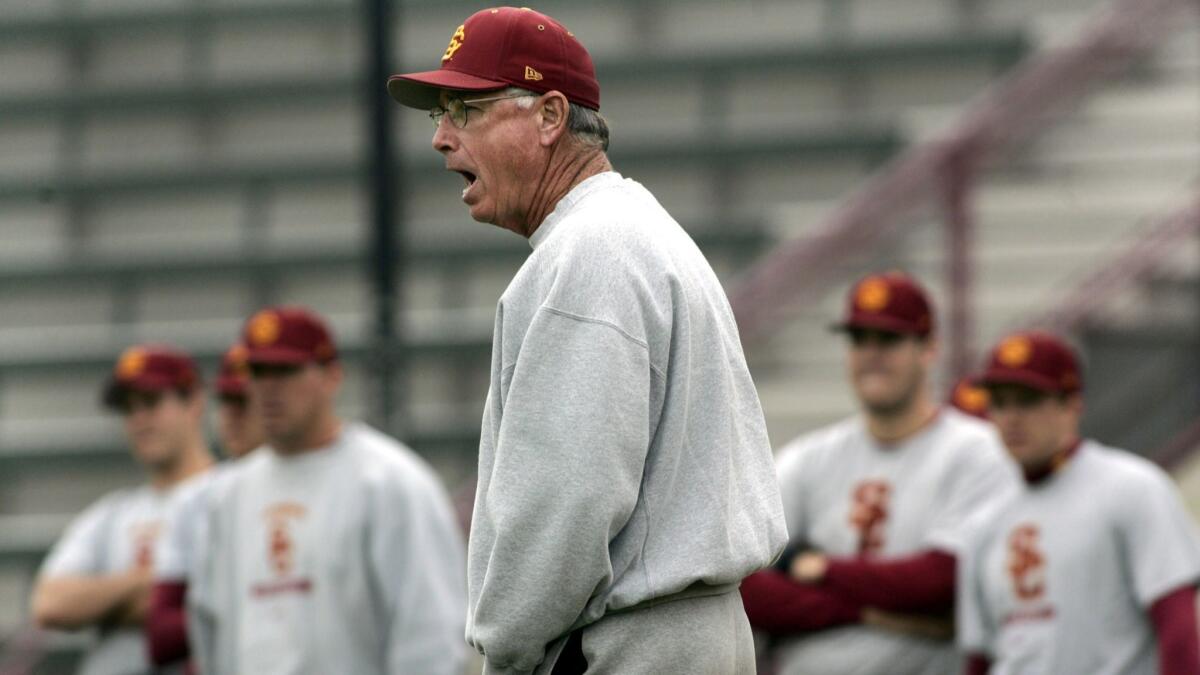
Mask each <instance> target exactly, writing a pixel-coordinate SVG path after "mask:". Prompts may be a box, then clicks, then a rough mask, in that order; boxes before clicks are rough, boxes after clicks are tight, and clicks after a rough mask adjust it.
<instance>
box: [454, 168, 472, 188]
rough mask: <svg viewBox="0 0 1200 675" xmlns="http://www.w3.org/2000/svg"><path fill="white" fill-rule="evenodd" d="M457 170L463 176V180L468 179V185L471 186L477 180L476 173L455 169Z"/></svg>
mask: <svg viewBox="0 0 1200 675" xmlns="http://www.w3.org/2000/svg"><path fill="white" fill-rule="evenodd" d="M455 172H457V173H458V175H460V176H462V177H463V180H465V181H467V187H471V186H472V185H474V184H475V180H476V178H477V177H476V175H475V174H473V173H471V172H470V171H463V170H462V169H455Z"/></svg>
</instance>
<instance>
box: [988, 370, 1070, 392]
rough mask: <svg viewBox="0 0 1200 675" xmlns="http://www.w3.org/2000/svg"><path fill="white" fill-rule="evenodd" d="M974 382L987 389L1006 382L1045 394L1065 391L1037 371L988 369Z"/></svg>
mask: <svg viewBox="0 0 1200 675" xmlns="http://www.w3.org/2000/svg"><path fill="white" fill-rule="evenodd" d="M975 382H976V384H978V385H979V386H981V387H983V388H985V389H987V388H990V387H999V386H1003V385H1006V384H1015V385H1017V386H1021V387H1028V388H1029V389H1034V390H1037V391H1040V392H1043V393H1046V394H1056V393H1059V392H1062V391H1065V390H1064V389H1063V388H1062V387H1059V386H1058V385H1057V384H1055V382H1054V381H1053V380H1051V379H1050V378H1048V377H1042V376H1041V375H1038V374H1037V373H1030V372H1026V371H1015V370H996V369H993V370H989V371H987V372H985V373H984V374H983V375H980V376H979V378H978V379H977V380H975Z"/></svg>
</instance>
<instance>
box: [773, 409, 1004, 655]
mask: <svg viewBox="0 0 1200 675" xmlns="http://www.w3.org/2000/svg"><path fill="white" fill-rule="evenodd" d="M778 467H779V484H780V489H781V491H782V493H783V503H784V511H785V513H786V514H787V522H788V534H789V535H790V545H791V546H792V547H794V548H797V549H800V548H811V549H816V550H820V551H822V552H824V553H826V554H829V555H833V556H856V555H860V554H865V555H870V556H878V557H880V558H887V557H895V556H903V555H908V554H913V553H918V552H920V551H924V550H930V549H936V550H941V551H945V552H947V553H952V554H956V555H957V554H958V553H959V551H960V550H961V548H962V546H963V543H964V541H965V539H966V533H965V527H966V523H967V522H968V520H969V518H970V517H971V516H972V514H974V513H975V512H976V511H977V510H978V509H979V508H981V507H982V506H983V505H985V504H987V503H989V501H993V500H996V499H999V498H1001V497H1002V495H1003V494H1005V493H1006V492H1007V491H1011V490H1014V489H1015V488H1016V484H1017V481H1018V477H1017V472H1016V470H1015V469H1014V468H1013V466H1012V463H1011V462H1010V461H1008V460H1007V458H1006V457H1005V454H1004V450H1003V449H1002V446H1001V444H1000V440H999V438H998V437H997V435H996V433H995V431H994V430H993V429H992V427H991V426H990V425H988V424H985V423H983V422H980V421H979V420H976V419H974V418H971V417H968V416H966V415H963V414H961V413H959V412H958V411H956V410H953V409H949V408H947V409H944V410H941V411H940V412H939V413H938V417H937V418H936V419H935V420H934V421H933V422H931V423H930V424H929V425H928V426H927V427H926V428H925V429H924V430H922V431H921V432H920V433H918V434H916V435H915V436H913V437H911V438H908V439H906V440H904V441H903V442H901V443H897V444H894V445H889V446H884V445H881V444H880V443H878V442H877V441H875V440H874V439H873V438H872V437H871V436H870V434H869V433H868V432H867V429H866V426H865V424H864V421H863V420H862V419H861V418H859V417H855V418H851V419H848V420H845V421H843V422H840V423H838V424H836V425H833V426H831V427H828V428H826V429H823V430H821V431H818V432H815V433H812V434H809V435H807V436H804V437H801V438H799V439H797V440H796V441H793V442H792V443H791V444H789V445H788V446H786V447H785V448H784V449H783V450H781V451H780V453H779V460H778ZM779 658H780V663H781V666H782V668H781V671H780V672H781V673H782V674H783V675H944V674H945V673H952V672H957V670H958V658H957V656H956V654H955V652H954V646H953V644H952V643H951V642H948V641H946V642H939V641H934V640H928V639H923V638H917V637H909V636H903V635H898V634H895V633H891V632H887V631H884V630H882V629H877V628H872V627H866V626H845V627H841V628H834V629H831V630H826V631H821V632H818V633H813V634H809V635H804V636H798V637H793V638H788V639H785V640H783V641H782V642H781V643H780V646H779Z"/></svg>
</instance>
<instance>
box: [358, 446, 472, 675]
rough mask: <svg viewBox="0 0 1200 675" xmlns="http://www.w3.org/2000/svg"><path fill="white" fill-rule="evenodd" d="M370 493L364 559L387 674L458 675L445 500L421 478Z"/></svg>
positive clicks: (462, 605) (452, 540) (453, 569)
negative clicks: (378, 611)
mask: <svg viewBox="0 0 1200 675" xmlns="http://www.w3.org/2000/svg"><path fill="white" fill-rule="evenodd" d="M422 469H423V467H422ZM377 487H378V490H379V494H378V499H376V500H375V504H374V509H373V511H374V513H372V514H371V518H372V524H373V528H372V532H371V537H370V544H369V546H370V551H369V556H370V561H371V567H372V569H373V572H374V574H373V577H374V581H375V583H376V585H377V587H379V588H380V590H381V595H382V597H383V601H384V607H385V612H386V617H385V620H386V621H387V627H386V636H387V672H389V673H428V675H459V673H461V672H462V671H463V668H464V667H465V666H466V656H467V654H466V651H467V645H466V643H465V642H464V641H463V621H464V616H465V613H466V605H467V600H466V590H465V587H464V581H463V572H464V562H463V544H462V534H461V533H460V532H459V529H458V525H457V522H456V521H455V519H454V516H453V512H452V509H451V507H450V500H449V497H448V496H447V495H446V493H445V491H444V490H443V489H442V487H441V484H440V483H438V482H437V478H436V477H435V476H433V475H432V474H431V473H427V472H426V471H424V470H421V471H420V472H419V473H418V472H416V471H414V472H413V475H410V476H405V477H402V478H401V479H400V480H397V481H389V482H388V483H387V484H386V485H379V486H377ZM397 518H403V521H404V525H403V526H397V525H396V520H397Z"/></svg>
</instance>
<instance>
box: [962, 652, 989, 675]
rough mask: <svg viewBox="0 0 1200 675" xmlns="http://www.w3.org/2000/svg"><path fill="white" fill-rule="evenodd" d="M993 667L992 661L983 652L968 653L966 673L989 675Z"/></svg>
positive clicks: (966, 674)
mask: <svg viewBox="0 0 1200 675" xmlns="http://www.w3.org/2000/svg"><path fill="white" fill-rule="evenodd" d="M991 667H992V661H991V659H989V658H988V657H986V656H984V655H983V654H967V667H966V669H965V670H964V671H963V673H964V675H987V673H988V670H990V669H991Z"/></svg>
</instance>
